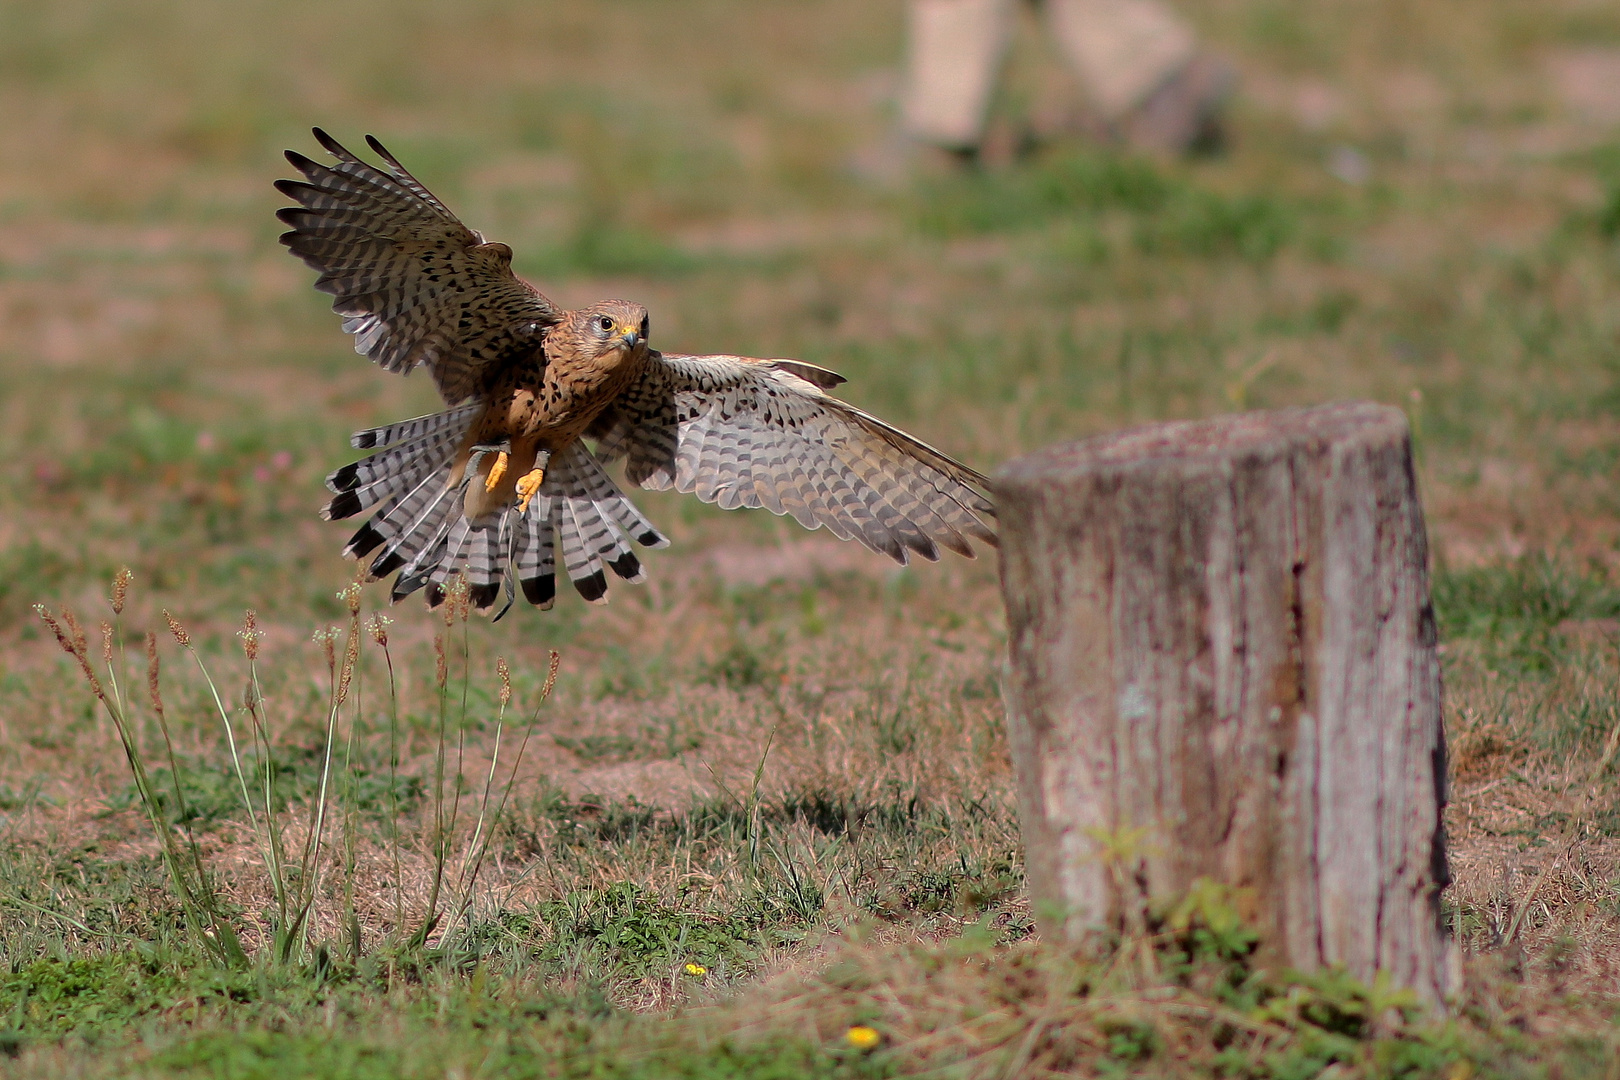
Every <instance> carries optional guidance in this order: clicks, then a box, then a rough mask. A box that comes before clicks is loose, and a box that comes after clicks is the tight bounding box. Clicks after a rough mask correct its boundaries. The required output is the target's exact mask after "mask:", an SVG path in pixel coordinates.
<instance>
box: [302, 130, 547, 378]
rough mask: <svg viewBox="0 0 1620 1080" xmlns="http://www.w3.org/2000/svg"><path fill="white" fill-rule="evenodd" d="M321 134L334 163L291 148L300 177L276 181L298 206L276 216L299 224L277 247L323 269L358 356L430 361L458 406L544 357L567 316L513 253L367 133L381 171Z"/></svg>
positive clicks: (325, 286)
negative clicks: (483, 376) (500, 372)
mask: <svg viewBox="0 0 1620 1080" xmlns="http://www.w3.org/2000/svg"><path fill="white" fill-rule="evenodd" d="M315 138H316V139H317V140H319V142H320V144H321V145H322V146H323V147H325V148H326V150H327V151H328V152H329V153H330V154H331V155H332V156H333V157H335V158H337V164H336V165H323V164H321V163H320V162H317V161H312V160H310V159H309V158H307V157H305V156H304V155H303V154H300V153H297V152H296V151H293V150H289V151H287V160H288V161H290V162H292V164H293V167H294V168H296V169H297V170H298V171H299V172H300V173H302V174H303V175H304V179H303V180H278V181H276V187H277V188H278V189H279V190H280V191H281V193H282V194H284V195H286V196H288V197H289V198H291V199H293V200H295V201H296V202H298V204H299V205H298V206H289V207H287V208H286V209H284V210H282V211H280V212H279V213H278V214H277V216H278V217H279V218H281V220H282V221H283V222H285V223H286V224H287V225H289V226H291V231H290V232H287V233H285V234H283V235H282V237H281V242H282V243H283V244H285V245H287V247H288V248H290V249H291V250H292V252H293V254H295V255H297V256H299V257H300V258H302V259H303V260H304V261H305V262H306V263H308V264H309V265H310V266H311V267H313V268H314V269H315V270H317V271H319V273H320V275H321V276H320V277H319V278H318V279H316V282H315V287H316V288H317V289H319V290H321V291H322V292H325V293H330V294H332V296H334V297H336V299H335V300H333V302H332V310H333V311H336V312H337V313H338V314H339V315H342V316H343V317H344V319H343V329H344V330H346V331H348V332H349V333H351V334H353V335H354V336H355V344H354V348H355V351H356V352H358V353H361V354H363V355H365V356H369V357H370V358H371V359H373V360H375V361H376V362H377V363H378V364H380V365H382V366H383V367H384V368H386V369H387V370H389V371H401V372H408V371H410V370H411V369H412V368H414V367H416V366H417V365H419V364H421V365H426V367H427V369H428V371H429V372H431V373H432V375H433V379H434V381H435V382H436V383H437V384H438V387H439V392H440V393H441V394H443V395H444V398H445V400H446V401H448V402H449V403H450V404H452V405H454V404H459V403H460V402H461V401H463V400H465V399H466V398H468V397H469V396H471V395H472V394H473V393H475V392H476V391H477V390H478V388H479V373H480V372H481V371H483V370H484V369H486V368H487V367H488V366H489V365H491V364H497V363H500V362H503V361H507V360H512V359H518V358H521V357H523V356H526V355H532V354H536V353H537V352H538V349H539V346H540V342H541V337H542V335H543V334H544V333H545V331H546V330H547V329H548V328H549V327H551V326H553V325H555V324H556V323H557V321H558V319H559V318H560V314H559V312H558V310H557V307H556V305H554V304H553V303H552V302H551V301H550V300H548V299H546V298H545V297H544V296H542V295H541V294H540V293H539V292H538V291H537V290H536V289H535V288H534V287H533V286H532V285H530V284H529V283H528V282H526V281H523V280H522V279H521V278H519V277H518V276H517V275H515V274H513V273H512V249H511V248H509V247H507V246H506V245H505V244H491V243H486V242H485V241H484V238H483V236H482V235H480V234H479V233H477V232H474V231H473V230H472V229H469V228H467V226H465V225H463V224H462V223H461V222H460V221H459V220H458V219H457V218H456V216H455V215H454V214H452V213H451V212H450V211H449V209H448V208H447V207H446V206H445V205H444V203H442V202H440V201H439V200H438V199H437V198H435V197H434V195H433V193H432V192H430V191H428V189H427V188H425V187H423V186H422V184H421V183H420V182H419V181H417V179H416V178H415V177H414V176H412V175H411V174H410V173H408V172H406V171H405V168H404V166H402V165H400V163H399V162H398V161H396V160H394V157H393V155H392V154H390V153H389V152H388V151H387V150H385V149H383V146H382V144H381V143H379V142H378V141H377V140H376V139H373V138H371V137H370V136H369V135H368V136H367V137H366V142H367V143H368V144H369V145H370V146H371V149H372V150H373V151H375V152H376V153H377V155H378V156H379V157H381V158H382V159H383V163H384V168H382V169H379V168H376V167H375V166H373V165H370V164H368V163H367V162H365V161H362V160H361V159H360V158H358V157H356V156H355V155H354V154H352V153H350V152H349V151H348V150H346V149H345V148H344V147H343V146H342V145H340V144H339V143H338V142H337V140H335V139H333V138H332V137H331V136H330V135H328V134H326V132H324V131H322V130H321V129H320V128H316V129H315Z"/></svg>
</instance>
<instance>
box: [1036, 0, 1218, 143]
mask: <svg viewBox="0 0 1620 1080" xmlns="http://www.w3.org/2000/svg"><path fill="white" fill-rule="evenodd" d="M1046 17H1047V19H1048V21H1049V22H1050V24H1051V27H1052V32H1053V34H1054V35H1055V36H1056V37H1057V39H1058V45H1059V46H1060V47H1061V48H1062V50H1063V54H1064V56H1065V57H1066V58H1067V59H1068V61H1069V63H1070V64H1072V65H1074V70H1075V73H1076V74H1077V75H1079V76H1080V81H1081V83H1082V84H1084V86H1085V88H1086V92H1087V94H1088V95H1090V97H1091V101H1092V104H1094V105H1095V106H1096V108H1097V111H1098V112H1100V113H1101V114H1102V117H1103V119H1105V120H1107V121H1110V122H1113V121H1115V120H1118V119H1119V118H1120V117H1122V116H1124V115H1125V114H1126V113H1128V112H1130V111H1131V110H1132V109H1134V108H1136V107H1137V106H1138V105H1140V104H1142V103H1143V102H1144V101H1146V100H1147V98H1148V96H1149V95H1150V94H1152V93H1153V91H1155V90H1157V89H1158V88H1159V87H1161V86H1163V85H1164V84H1165V83H1166V82H1168V81H1169V80H1170V79H1171V78H1172V77H1173V76H1175V75H1176V74H1177V73H1178V72H1179V71H1181V70H1182V68H1184V67H1185V66H1186V65H1187V63H1188V61H1190V60H1191V59H1192V58H1193V54H1194V53H1195V52H1196V51H1197V47H1198V43H1197V40H1196V39H1195V38H1194V36H1193V32H1192V28H1191V27H1189V26H1188V25H1187V24H1186V23H1184V22H1182V21H1181V19H1180V18H1179V17H1178V16H1177V15H1176V13H1175V12H1173V11H1171V10H1170V9H1169V8H1167V7H1165V6H1164V5H1163V4H1161V3H1158V2H1157V0H1046Z"/></svg>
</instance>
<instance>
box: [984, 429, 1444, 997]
mask: <svg viewBox="0 0 1620 1080" xmlns="http://www.w3.org/2000/svg"><path fill="white" fill-rule="evenodd" d="M993 486H994V489H995V494H996V502H997V505H998V508H999V513H1000V518H1001V523H1002V536H1003V540H1002V562H1001V566H1002V571H1001V575H1002V590H1003V593H1004V595H1005V598H1006V602H1007V618H1008V660H1009V669H1010V670H1009V677H1008V680H1007V690H1006V696H1007V704H1008V714H1009V732H1010V737H1011V744H1012V752H1013V758H1014V763H1015V765H1016V767H1017V771H1018V794H1019V804H1020V811H1021V816H1022V819H1023V827H1024V843H1025V848H1026V858H1027V863H1028V868H1029V882H1030V891H1031V895H1032V898H1033V900H1034V902H1035V904H1036V911H1037V917H1038V918H1040V919H1041V924H1042V929H1043V932H1044V933H1045V934H1046V935H1048V937H1051V938H1064V939H1068V940H1070V941H1076V940H1080V939H1082V938H1084V937H1085V936H1086V935H1087V934H1088V933H1090V932H1092V931H1094V930H1097V929H1107V928H1110V927H1113V928H1119V927H1128V926H1129V925H1130V923H1131V921H1132V920H1133V919H1134V918H1137V917H1140V915H1139V913H1140V912H1141V911H1142V910H1143V905H1144V902H1151V901H1152V900H1154V899H1158V898H1168V897H1173V896H1175V895H1176V894H1178V893H1180V892H1182V891H1183V890H1185V889H1186V888H1187V887H1188V886H1189V885H1190V884H1191V883H1192V882H1193V881H1195V880H1196V879H1198V878H1200V877H1208V878H1212V879H1214V880H1216V881H1219V882H1223V883H1225V884H1227V885H1230V886H1232V887H1234V888H1235V889H1237V890H1239V892H1238V893H1237V895H1239V896H1241V897H1243V898H1244V906H1245V907H1246V908H1248V910H1246V911H1245V914H1246V915H1247V916H1248V917H1249V918H1250V919H1251V920H1252V921H1253V923H1254V924H1255V925H1256V926H1257V928H1258V929H1259V930H1260V931H1261V933H1262V935H1263V938H1262V943H1263V944H1262V949H1263V950H1264V956H1265V957H1266V959H1267V961H1268V962H1272V963H1281V964H1285V965H1287V966H1291V967H1294V968H1297V969H1300V970H1304V971H1310V970H1314V969H1317V968H1320V967H1323V966H1327V965H1333V964H1343V965H1345V967H1346V968H1347V969H1348V970H1349V971H1350V972H1351V973H1352V974H1354V975H1356V976H1357V977H1359V978H1362V979H1366V980H1371V979H1372V977H1373V976H1374V974H1375V972H1377V971H1387V972H1388V973H1389V975H1390V977H1391V978H1392V979H1393V980H1394V982H1395V983H1396V984H1398V985H1404V986H1408V987H1411V988H1412V989H1413V990H1415V991H1417V992H1418V994H1419V995H1420V996H1421V997H1422V998H1423V999H1425V1000H1426V1001H1428V1002H1429V1003H1431V1004H1434V1005H1437V1006H1438V1005H1442V1004H1443V1002H1444V999H1445V996H1446V994H1447V993H1448V992H1449V991H1450V990H1451V989H1452V987H1453V985H1454V981H1455V979H1456V971H1457V961H1456V951H1455V947H1454V946H1453V945H1452V943H1451V941H1450V937H1449V935H1448V934H1447V933H1446V932H1445V929H1444V927H1443V925H1442V923H1441V920H1440V908H1439V901H1440V897H1439V893H1440V890H1441V888H1442V887H1443V886H1444V885H1445V883H1446V882H1447V881H1448V880H1449V876H1448V873H1447V868H1446V851H1445V836H1444V832H1443V826H1442V822H1441V809H1442V807H1443V805H1444V802H1445V786H1446V758H1445V736H1444V732H1443V730H1442V728H1441V722H1440V669H1439V663H1438V660H1437V659H1436V656H1435V623H1434V613H1433V609H1432V608H1431V607H1430V604H1429V579H1428V567H1427V561H1428V545H1427V540H1426V538H1425V534H1424V525H1423V512H1422V509H1421V507H1420V506H1419V504H1418V494H1417V488H1416V484H1415V481H1414V476H1413V469H1412V449H1411V439H1410V436H1409V434H1408V429H1407V424H1406V419H1405V417H1404V416H1403V415H1402V413H1401V412H1400V410H1398V409H1394V408H1389V407H1386V406H1380V405H1374V404H1370V403H1351V404H1343V405H1328V406H1323V407H1321V408H1313V409H1291V410H1285V411H1280V412H1269V413H1248V414H1244V415H1240V416H1228V417H1221V418H1218V419H1214V420H1207V421H1198V422H1191V423H1167V424H1158V425H1153V426H1150V427H1145V428H1140V429H1137V430H1134V431H1127V432H1123V433H1121V434H1117V435H1109V436H1104V437H1101V438H1095V439H1089V440H1086V441H1083V442H1079V443H1072V444H1068V445H1064V446H1056V447H1051V448H1049V449H1046V450H1043V451H1040V452H1038V453H1035V454H1031V455H1029V456H1027V457H1023V458H1019V459H1018V460H1016V461H1013V462H1011V463H1009V464H1008V465H1007V466H1006V467H1004V468H1003V469H1002V470H1001V472H1000V473H999V474H998V475H997V477H996V479H995V481H994V484H993ZM1132 835H1135V836H1138V837H1140V840H1139V842H1137V843H1135V844H1122V843H1121V842H1120V839H1119V838H1121V837H1129V836H1132ZM1110 838H1112V839H1110ZM1104 841H1109V842H1111V843H1112V844H1113V847H1114V850H1115V853H1116V857H1115V858H1114V860H1113V861H1112V862H1110V861H1109V858H1108V857H1107V856H1106V855H1105V853H1104V850H1103V848H1104ZM1121 849H1126V851H1125V857H1126V859H1127V861H1128V862H1129V865H1128V866H1125V867H1121V866H1120V859H1119V858H1118V857H1117V856H1118V853H1119V851H1120V850H1121ZM1122 870H1123V871H1124V872H1121V871H1122ZM1124 893H1132V894H1133V895H1123V894H1124ZM1133 912H1134V913H1136V914H1133Z"/></svg>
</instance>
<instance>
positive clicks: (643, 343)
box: [572, 300, 647, 356]
mask: <svg viewBox="0 0 1620 1080" xmlns="http://www.w3.org/2000/svg"><path fill="white" fill-rule="evenodd" d="M572 329H573V332H574V333H573V336H574V337H575V339H576V341H577V343H578V344H579V345H581V346H583V347H584V349H585V351H586V352H587V353H589V354H592V355H595V356H605V355H608V354H609V353H612V352H615V351H618V350H623V352H624V354H625V355H626V356H633V355H635V354H637V353H638V352H641V351H643V350H645V349H646V348H647V309H646V308H644V307H642V306H641V305H640V304H634V303H631V302H630V301H629V300H603V301H602V302H601V303H599V304H592V305H591V306H590V307H588V308H582V309H580V310H579V311H577V312H575V318H574V326H573V327H572Z"/></svg>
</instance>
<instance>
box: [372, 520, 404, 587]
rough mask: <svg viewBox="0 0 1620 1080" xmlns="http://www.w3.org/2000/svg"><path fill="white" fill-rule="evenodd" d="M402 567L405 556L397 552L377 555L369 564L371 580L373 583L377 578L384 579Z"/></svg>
mask: <svg viewBox="0 0 1620 1080" xmlns="http://www.w3.org/2000/svg"><path fill="white" fill-rule="evenodd" d="M367 528H370V526H367ZM404 565H405V556H403V555H401V554H400V553H399V552H397V551H390V552H387V553H385V554H382V555H379V556H377V561H376V562H374V563H372V564H371V577H372V580H374V581H375V580H376V579H377V578H385V577H387V576H388V575H389V574H392V573H393V572H394V571H395V570H398V569H399V568H400V567H402V566H404Z"/></svg>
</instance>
